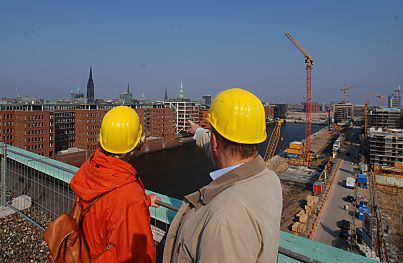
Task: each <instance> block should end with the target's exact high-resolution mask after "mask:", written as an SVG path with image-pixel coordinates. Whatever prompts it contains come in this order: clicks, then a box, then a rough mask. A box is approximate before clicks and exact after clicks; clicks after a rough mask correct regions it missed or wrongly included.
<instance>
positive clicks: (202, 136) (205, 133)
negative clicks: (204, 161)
mask: <svg viewBox="0 0 403 263" xmlns="http://www.w3.org/2000/svg"><path fill="white" fill-rule="evenodd" d="M195 140H196V145H197V146H199V147H200V148H201V149H202V150H203V152H204V153H205V154H206V155H207V157H208V158H209V159H210V160H212V161H213V158H212V154H211V145H210V130H208V129H204V128H198V129H197V131H196V134H195ZM213 162H214V161H213Z"/></svg>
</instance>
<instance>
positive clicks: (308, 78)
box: [285, 32, 313, 166]
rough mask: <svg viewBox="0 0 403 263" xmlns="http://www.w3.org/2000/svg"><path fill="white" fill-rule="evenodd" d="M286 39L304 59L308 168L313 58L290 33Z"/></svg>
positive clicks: (309, 158)
mask: <svg viewBox="0 0 403 263" xmlns="http://www.w3.org/2000/svg"><path fill="white" fill-rule="evenodd" d="M285 35H286V36H287V37H288V39H289V40H290V41H291V42H292V43H293V44H294V46H296V47H297V48H298V49H299V51H301V53H302V54H303V55H304V57H305V70H306V80H305V86H306V88H305V93H306V94H305V99H306V101H305V108H306V126H305V149H304V150H305V154H304V155H305V161H306V162H307V165H308V166H309V162H310V161H311V147H310V141H309V139H310V137H311V125H312V67H313V58H312V57H311V55H309V53H308V52H307V51H306V50H305V49H304V48H303V47H302V46H301V45H300V44H299V43H298V41H297V40H295V39H294V37H293V36H291V34H290V33H288V32H287V33H285Z"/></svg>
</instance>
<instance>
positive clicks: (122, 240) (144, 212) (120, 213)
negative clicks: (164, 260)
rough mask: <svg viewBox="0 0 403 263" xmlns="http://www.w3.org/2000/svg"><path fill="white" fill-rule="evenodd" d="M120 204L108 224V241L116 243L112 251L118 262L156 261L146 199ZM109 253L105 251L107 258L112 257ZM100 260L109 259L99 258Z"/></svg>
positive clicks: (151, 262) (152, 262)
mask: <svg viewBox="0 0 403 263" xmlns="http://www.w3.org/2000/svg"><path fill="white" fill-rule="evenodd" d="M122 203H126V202H122ZM126 204H127V203H126ZM118 206H119V207H116V208H115V209H116V213H115V218H114V219H112V220H111V221H110V224H109V226H108V228H109V231H108V242H109V243H111V244H113V245H114V249H111V250H110V253H115V254H116V259H117V261H118V262H141V263H143V262H146V263H148V262H150V263H154V262H155V247H154V240H153V236H152V232H151V228H150V212H149V210H148V207H147V204H146V200H144V201H141V202H136V203H132V204H130V205H128V206H126V207H123V205H118ZM108 252H109V251H108ZM108 254H109V253H104V256H105V259H109V258H110V255H108ZM99 262H107V261H104V260H103V259H99Z"/></svg>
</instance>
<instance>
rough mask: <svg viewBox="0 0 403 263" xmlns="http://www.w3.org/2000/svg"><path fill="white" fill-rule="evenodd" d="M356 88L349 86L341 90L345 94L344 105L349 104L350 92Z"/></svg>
mask: <svg viewBox="0 0 403 263" xmlns="http://www.w3.org/2000/svg"><path fill="white" fill-rule="evenodd" d="M354 88H355V87H351V86H349V85H347V84H345V85H344V87H343V88H342V89H341V91H343V94H344V103H345V104H346V103H347V102H348V92H349V90H351V89H354Z"/></svg>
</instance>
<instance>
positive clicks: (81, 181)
mask: <svg viewBox="0 0 403 263" xmlns="http://www.w3.org/2000/svg"><path fill="white" fill-rule="evenodd" d="M70 186H71V189H73V191H74V193H75V194H76V195H78V196H79V197H80V198H81V200H80V202H81V205H82V208H83V209H85V208H86V207H87V206H88V204H90V203H91V201H92V200H94V199H95V198H96V197H98V196H99V195H102V194H104V193H107V194H105V195H104V196H102V197H101V198H100V199H99V200H97V201H96V202H95V203H94V205H93V206H92V207H91V208H90V209H89V211H88V212H87V213H86V214H85V215H84V218H83V220H82V229H83V233H84V236H85V240H86V241H87V244H88V248H89V250H90V254H91V258H92V260H93V261H94V262H155V247H154V240H153V236H152V233H151V228H150V211H149V206H150V197H149V196H147V195H146V194H145V192H144V186H143V183H142V182H141V180H140V178H139V177H138V176H137V172H136V170H135V169H134V168H133V167H132V166H131V165H130V164H129V163H128V162H126V161H123V160H120V159H118V158H115V157H110V156H106V155H105V154H104V153H103V152H102V151H101V150H100V149H97V150H96V152H95V154H94V156H92V157H91V158H90V159H89V160H87V161H86V162H85V163H84V164H83V165H82V166H81V168H80V169H79V170H78V171H77V173H76V174H75V175H74V177H73V179H72V180H71V182H70ZM108 245H109V246H110V245H111V246H112V247H111V248H110V249H107V246H108Z"/></svg>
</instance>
